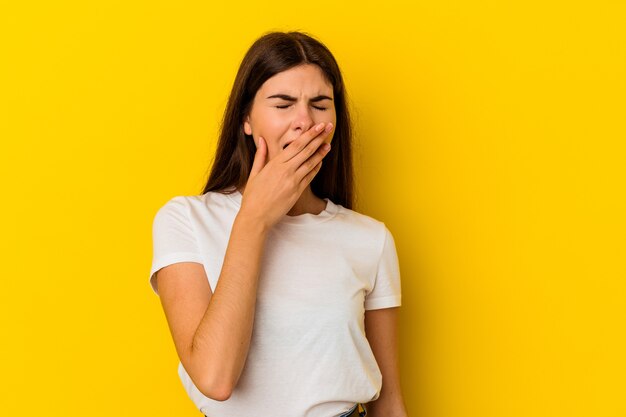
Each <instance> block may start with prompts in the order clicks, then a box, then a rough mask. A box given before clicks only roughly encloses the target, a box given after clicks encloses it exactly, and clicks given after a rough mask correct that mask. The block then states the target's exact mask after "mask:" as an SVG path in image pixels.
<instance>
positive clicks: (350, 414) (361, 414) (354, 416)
mask: <svg viewBox="0 0 626 417" xmlns="http://www.w3.org/2000/svg"><path fill="white" fill-rule="evenodd" d="M366 415H367V411H366V410H365V406H363V404H361V403H356V404H354V407H352V408H351V409H350V410H349V411H346V412H345V413H343V414H341V415H340V416H339V417H365V416H366Z"/></svg>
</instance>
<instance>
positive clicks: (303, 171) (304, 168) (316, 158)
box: [294, 143, 330, 178]
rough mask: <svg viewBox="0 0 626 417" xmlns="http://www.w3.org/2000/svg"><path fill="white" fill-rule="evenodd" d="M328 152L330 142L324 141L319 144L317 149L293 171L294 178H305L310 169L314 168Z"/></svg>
mask: <svg viewBox="0 0 626 417" xmlns="http://www.w3.org/2000/svg"><path fill="white" fill-rule="evenodd" d="M328 152H330V144H329V143H325V144H324V145H322V146H320V147H319V148H318V149H317V151H316V152H315V153H314V154H313V155H312V156H311V157H310V158H309V159H307V160H306V161H304V162H303V163H302V164H301V165H300V167H298V169H297V170H296V172H295V174H294V175H295V176H296V178H305V177H306V176H307V175H308V174H309V173H310V172H311V171H313V170H315V168H316V167H317V165H318V164H319V163H320V162H321V161H322V159H324V157H325V156H326V155H327V154H328Z"/></svg>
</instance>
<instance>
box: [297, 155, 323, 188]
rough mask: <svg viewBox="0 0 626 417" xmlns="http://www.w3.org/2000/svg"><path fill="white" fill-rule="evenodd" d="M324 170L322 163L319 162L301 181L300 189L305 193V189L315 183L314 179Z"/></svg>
mask: <svg viewBox="0 0 626 417" xmlns="http://www.w3.org/2000/svg"><path fill="white" fill-rule="evenodd" d="M320 169H322V161H319V162H318V163H317V164H316V165H315V166H314V167H313V169H312V170H310V171H309V172H308V173H307V174H306V175H305V176H304V177H303V178H302V180H301V181H300V188H302V190H303V191H304V189H305V188H306V187H307V186H308V185H309V184H310V183H311V181H313V178H315V176H316V175H317V173H318V172H320Z"/></svg>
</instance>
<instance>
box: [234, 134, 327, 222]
mask: <svg viewBox="0 0 626 417" xmlns="http://www.w3.org/2000/svg"><path fill="white" fill-rule="evenodd" d="M324 125H325V124H324V123H319V124H317V125H314V126H312V127H311V128H310V129H309V130H307V131H306V132H304V133H302V134H301V135H300V136H299V137H298V138H297V139H296V140H294V141H293V142H291V143H290V144H289V146H287V147H286V148H285V149H283V150H282V151H280V153H279V154H278V155H277V156H276V157H274V158H273V159H272V160H270V161H269V162H267V163H266V158H267V143H266V142H265V140H264V139H263V138H262V137H259V140H258V145H257V150H256V154H255V156H254V162H253V164H252V169H251V170H250V176H249V177H248V182H247V183H246V186H245V189H244V193H243V197H242V202H241V209H240V210H239V215H243V216H246V217H247V218H251V219H252V220H253V221H255V222H258V223H259V224H261V225H262V226H264V227H265V228H266V229H270V228H271V227H272V226H273V225H274V224H276V223H278V221H279V220H280V219H281V217H282V216H284V215H285V214H287V212H288V211H289V210H290V209H291V208H292V207H293V205H294V204H295V203H296V201H298V198H300V195H301V194H302V192H303V191H304V190H305V189H306V187H307V186H308V185H309V184H310V183H311V181H312V180H313V178H314V177H315V175H316V174H317V173H318V172H319V170H320V168H321V166H322V159H323V158H324V156H326V155H327V154H328V152H329V151H330V144H328V146H327V147H325V146H321V145H323V144H324V143H325V139H326V138H327V137H328V136H329V134H330V132H331V131H332V128H333V126H332V124H331V123H328V124H326V126H324ZM324 127H326V128H325V129H324Z"/></svg>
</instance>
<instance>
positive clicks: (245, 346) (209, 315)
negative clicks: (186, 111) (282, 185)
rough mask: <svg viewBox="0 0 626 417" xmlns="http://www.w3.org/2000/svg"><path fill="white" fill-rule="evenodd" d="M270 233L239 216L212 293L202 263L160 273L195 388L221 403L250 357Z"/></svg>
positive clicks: (171, 321) (169, 318)
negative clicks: (259, 283)
mask: <svg viewBox="0 0 626 417" xmlns="http://www.w3.org/2000/svg"><path fill="white" fill-rule="evenodd" d="M266 234H267V230H266V229H265V228H264V227H263V226H262V225H260V223H259V222H254V221H251V220H249V219H248V218H247V217H242V216H241V215H238V216H237V217H236V218H235V222H234V224H233V228H232V231H231V234H230V239H229V241H228V246H227V249H226V254H225V256H224V263H223V265H222V270H221V272H220V277H219V280H218V284H217V286H216V288H215V292H214V293H211V289H210V287H209V285H208V280H207V277H206V274H205V272H204V269H203V267H202V265H200V264H197V263H189V262H183V263H177V264H172V265H169V266H166V267H164V268H162V269H161V270H160V271H159V272H158V273H157V276H158V280H157V282H158V284H157V285H158V290H159V296H160V298H161V304H162V305H163V310H164V311H165V316H166V318H167V321H168V325H169V328H170V332H171V334H172V337H173V339H174V344H175V346H176V351H177V353H178V356H179V358H180V360H181V362H182V364H183V366H184V368H185V370H186V371H187V373H188V374H189V376H190V377H191V379H192V381H193V382H194V384H195V385H196V387H198V389H199V390H200V391H201V392H202V393H203V394H204V395H206V396H207V397H209V398H212V399H215V400H218V401H224V400H227V399H228V398H229V397H230V395H231V393H232V390H233V389H234V387H235V386H236V384H237V381H238V379H239V376H240V375H241V371H242V370H243V366H244V364H245V361H246V358H247V355H248V350H249V347H250V339H251V336H252V327H253V323H254V312H255V307H256V295H257V287H258V277H259V270H260V262H261V256H262V253H263V248H264V241H265V237H266ZM209 301H210V302H209Z"/></svg>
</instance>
